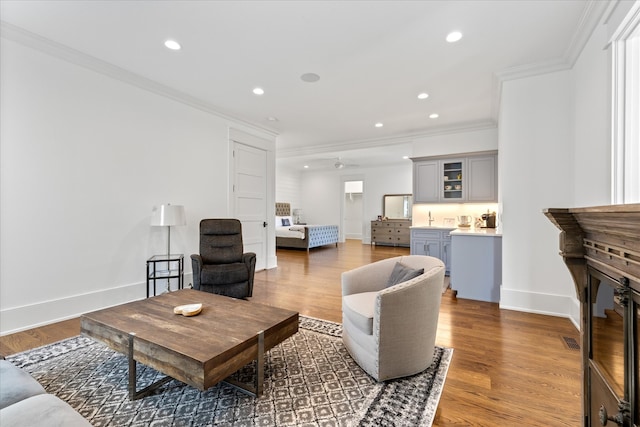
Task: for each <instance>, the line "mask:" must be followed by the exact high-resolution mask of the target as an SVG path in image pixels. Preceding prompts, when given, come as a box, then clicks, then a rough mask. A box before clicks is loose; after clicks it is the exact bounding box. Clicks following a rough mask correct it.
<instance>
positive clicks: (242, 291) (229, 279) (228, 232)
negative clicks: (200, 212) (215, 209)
mask: <svg viewBox="0 0 640 427" xmlns="http://www.w3.org/2000/svg"><path fill="white" fill-rule="evenodd" d="M243 250H244V247H243V244H242V224H241V223H240V221H238V220H237V219H230V218H229V219H203V220H202V221H200V254H199V255H198V254H193V255H191V264H192V266H193V288H194V289H197V290H200V291H205V292H211V293H214V294H219V295H225V296H229V297H233V298H247V297H250V296H251V295H252V294H253V276H254V274H255V270H256V254H255V253H253V252H247V253H243Z"/></svg>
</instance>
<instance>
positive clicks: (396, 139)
mask: <svg viewBox="0 0 640 427" xmlns="http://www.w3.org/2000/svg"><path fill="white" fill-rule="evenodd" d="M496 127H497V124H496V122H494V121H493V120H482V121H475V122H466V123H459V124H456V125H451V126H439V127H434V128H431V129H428V130H424V131H421V132H418V133H407V134H401V135H394V136H389V137H386V138H385V137H380V138H371V139H361V140H355V141H341V142H335V143H329V144H322V145H315V146H313V147H289V148H278V150H277V151H276V156H277V158H286V157H297V156H307V155H314V154H323V153H330V152H333V151H349V150H363V149H367V148H378V147H388V146H392V145H400V144H409V143H412V142H414V140H416V139H419V138H428V137H434V136H442V135H449V134H454V133H462V132H475V131H481V130H488V129H496Z"/></svg>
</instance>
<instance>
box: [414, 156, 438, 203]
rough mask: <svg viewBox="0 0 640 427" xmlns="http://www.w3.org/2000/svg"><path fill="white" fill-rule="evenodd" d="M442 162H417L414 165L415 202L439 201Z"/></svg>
mask: <svg viewBox="0 0 640 427" xmlns="http://www.w3.org/2000/svg"><path fill="white" fill-rule="evenodd" d="M439 180H440V162H438V161H437V160H432V161H423V162H415V163H414V165H413V203H438V202H439V201H440V189H439V187H438V185H437V183H438V182H439Z"/></svg>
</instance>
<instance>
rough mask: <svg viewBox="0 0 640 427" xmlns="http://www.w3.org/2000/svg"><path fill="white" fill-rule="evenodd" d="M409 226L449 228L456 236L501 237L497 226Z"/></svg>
mask: <svg viewBox="0 0 640 427" xmlns="http://www.w3.org/2000/svg"><path fill="white" fill-rule="evenodd" d="M410 228H411V229H418V230H451V233H450V234H451V235H458V236H489V237H502V231H499V230H498V229H497V228H474V227H469V228H458V227H455V226H452V227H445V226H442V225H431V226H429V225H412V226H411V227H410Z"/></svg>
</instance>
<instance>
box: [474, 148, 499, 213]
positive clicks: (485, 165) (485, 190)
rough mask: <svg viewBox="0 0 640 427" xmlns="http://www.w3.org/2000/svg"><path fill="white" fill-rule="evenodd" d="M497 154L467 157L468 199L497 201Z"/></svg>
mask: <svg viewBox="0 0 640 427" xmlns="http://www.w3.org/2000/svg"><path fill="white" fill-rule="evenodd" d="M497 170H498V168H497V167H496V156H495V155H491V156H478V157H469V158H467V177H468V179H467V182H468V185H467V201H468V202H496V201H498V194H497V185H496V183H497V179H498V177H497Z"/></svg>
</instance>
